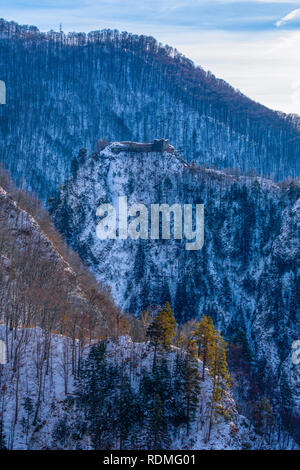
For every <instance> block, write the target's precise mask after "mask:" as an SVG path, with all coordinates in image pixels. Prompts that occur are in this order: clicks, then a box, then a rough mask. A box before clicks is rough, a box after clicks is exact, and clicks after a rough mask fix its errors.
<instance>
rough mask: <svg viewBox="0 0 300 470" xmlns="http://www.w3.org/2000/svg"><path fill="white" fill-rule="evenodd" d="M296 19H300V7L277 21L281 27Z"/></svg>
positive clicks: (277, 24)
mask: <svg viewBox="0 0 300 470" xmlns="http://www.w3.org/2000/svg"><path fill="white" fill-rule="evenodd" d="M294 20H300V8H297V9H296V10H293V11H291V13H289V14H288V15H286V16H284V17H283V18H281V19H280V20H279V21H277V22H276V26H278V27H279V26H282V25H284V24H286V23H288V22H290V21H294Z"/></svg>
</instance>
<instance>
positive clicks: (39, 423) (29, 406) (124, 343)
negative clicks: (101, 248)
mask: <svg viewBox="0 0 300 470" xmlns="http://www.w3.org/2000/svg"><path fill="white" fill-rule="evenodd" d="M5 337H6V340H7V344H8V345H10V344H11V343H13V342H14V341H18V340H19V341H20V343H21V346H20V353H21V359H20V362H19V364H18V374H17V373H16V372H14V371H13V368H12V363H9V364H7V365H6V366H2V369H0V370H1V375H0V380H1V382H0V384H1V386H2V387H3V389H2V403H1V406H2V408H1V418H0V437H1V436H4V442H5V444H6V446H7V447H8V448H9V449H15V450H16V449H18V450H20V449H23V450H27V449H34V450H36V449H42V450H45V449H48V450H49V449H76V448H77V449H78V448H81V449H92V448H93V445H92V443H91V440H90V436H89V435H84V437H83V438H82V439H80V440H78V437H76V438H72V432H70V431H71V429H72V427H73V426H74V410H73V409H72V406H71V405H70V403H72V399H73V397H74V396H75V395H74V394H75V391H76V380H75V377H74V374H72V360H71V357H72V354H71V351H72V340H71V338H68V337H66V336H64V335H58V334H53V335H52V336H51V348H50V363H49V369H48V373H47V374H43V384H42V387H43V393H42V397H41V407H40V412H39V414H38V418H37V419H36V420H34V414H35V410H36V403H37V402H38V399H39V390H40V386H41V385H40V383H39V376H38V374H37V371H39V367H40V366H41V365H42V362H41V363H37V362H36V358H39V357H40V347H41V345H42V344H44V332H43V330H41V329H40V328H30V329H25V330H18V331H17V332H16V337H15V339H14V340H13V338H12V333H11V332H9V333H7V331H6V329H5V327H3V326H2V325H0V338H5ZM20 338H21V340H20ZM76 347H77V348H79V345H78V343H77V344H76ZM90 348H91V346H90V345H87V346H86V347H85V348H84V351H83V353H82V356H83V358H87V356H88V353H89V351H90ZM176 354H177V350H176V348H174V349H173V350H172V351H170V353H168V355H167V359H168V367H169V369H170V371H172V369H173V368H174V367H175V361H176ZM152 357H153V353H152V351H151V350H149V348H148V346H147V344H145V343H134V342H132V341H131V340H130V338H129V337H126V336H124V337H120V338H119V339H118V340H117V341H108V342H107V347H106V358H107V363H108V364H109V366H110V367H111V368H117V367H119V368H120V369H122V374H123V375H124V377H125V376H128V378H129V380H130V381H131V383H132V386H133V390H135V391H136V392H138V389H139V383H140V379H141V375H142V372H143V370H148V371H151V366H152ZM0 367H1V366H0ZM200 367H201V363H200V361H199V368H200ZM4 384H5V388H4ZM211 388H212V383H211V379H210V378H209V377H208V376H207V378H206V380H205V381H204V382H203V383H202V384H201V392H200V394H199V401H200V404H201V407H199V416H197V420H196V423H195V425H194V426H193V429H192V432H191V433H190V435H189V436H187V434H186V430H185V428H184V427H182V429H180V430H179V431H177V435H174V436H172V438H171V442H170V443H169V448H171V449H195V450H196V449H207V450H209V449H216V450H218V449H242V448H246V449H260V448H270V445H268V444H267V443H266V442H265V441H264V439H262V438H261V437H260V436H258V435H257V434H256V433H255V432H254V430H253V427H252V426H251V424H250V423H249V420H247V419H246V418H245V417H244V416H242V415H240V414H239V413H238V412H237V409H236V404H235V402H234V399H233V397H232V395H231V393H229V392H228V393H227V395H226V397H225V399H224V403H226V407H227V409H228V410H229V411H230V417H228V419H225V418H224V417H219V418H218V419H217V420H216V422H215V424H214V426H213V429H212V435H211V437H210V439H209V440H208V439H207V431H208V416H209V400H210V395H211ZM115 393H119V392H118V390H110V398H111V400H112V401H113V398H114V394H115ZM128 399H129V397H128ZM63 423H64V424H63ZM1 424H2V425H3V427H2V429H1ZM76 425H77V431H78V432H80V430H79V425H78V422H77V423H76ZM127 429H128V432H127V433H126V434H127V435H126V437H127V439H128V441H130V439H131V436H130V424H129V422H128V423H127ZM68 430H69V432H68ZM1 431H2V434H1ZM111 431H113V429H112V430H111ZM144 432H145V434H146V429H145V430H144ZM112 436H113V433H112ZM139 438H140V440H142V435H141V431H140V435H139ZM113 439H115V440H113ZM0 442H1V441H0ZM118 445H119V440H118V439H116V438H113V437H111V440H110V442H109V447H108V448H110V449H118ZM129 448H132V447H130V446H129Z"/></svg>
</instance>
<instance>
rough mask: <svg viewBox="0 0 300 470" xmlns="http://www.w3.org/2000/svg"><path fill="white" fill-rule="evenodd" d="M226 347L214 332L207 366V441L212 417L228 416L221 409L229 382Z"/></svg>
mask: <svg viewBox="0 0 300 470" xmlns="http://www.w3.org/2000/svg"><path fill="white" fill-rule="evenodd" d="M226 346H227V343H226V342H225V341H224V340H223V338H222V336H221V335H220V333H219V331H216V330H215V334H214V341H213V342H212V346H211V348H210V350H209V364H208V365H209V373H210V376H211V377H212V380H213V390H212V396H211V401H210V406H211V409H210V418H209V432H208V439H209V438H210V434H211V429H212V425H213V417H214V415H218V414H223V415H225V416H228V411H226V410H224V408H223V407H222V400H223V398H224V395H225V392H226V390H227V389H228V388H229V386H230V382H231V379H230V376H229V372H228V368H227V360H226Z"/></svg>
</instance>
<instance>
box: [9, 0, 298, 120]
mask: <svg viewBox="0 0 300 470" xmlns="http://www.w3.org/2000/svg"><path fill="white" fill-rule="evenodd" d="M0 17H3V18H5V19H6V20H14V21H17V22H18V23H20V24H32V25H35V26H37V27H38V28H39V29H40V30H41V31H49V30H50V29H54V30H58V29H59V27H60V24H62V29H63V31H64V32H69V31H85V32H89V31H93V30H97V29H104V28H112V29H119V30H120V31H128V32H131V33H136V34H145V35H149V36H153V37H155V38H156V39H157V40H158V41H160V42H162V43H163V44H169V45H170V46H173V47H176V48H177V49H178V50H179V51H180V52H182V53H183V54H185V55H186V56H187V57H188V58H190V59H192V60H193V61H194V62H195V64H197V65H201V66H202V67H203V68H204V69H205V70H210V71H211V72H212V73H213V74H214V75H216V76H217V77H219V78H222V79H224V80H226V81H228V82H229V83H230V84H231V85H233V86H234V87H235V88H238V89H239V90H241V91H242V92H243V93H245V94H246V95H247V96H249V97H250V98H252V99H254V100H256V101H259V102H260V103H262V104H264V105H266V106H268V107H270V108H273V109H276V110H280V111H284V112H286V113H296V114H299V115H300V0H57V1H53V0H0Z"/></svg>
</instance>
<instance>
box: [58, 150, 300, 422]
mask: <svg viewBox="0 0 300 470" xmlns="http://www.w3.org/2000/svg"><path fill="white" fill-rule="evenodd" d="M124 195H125V196H127V199H128V205H129V206H130V205H132V204H133V203H143V204H144V205H145V206H146V207H147V208H150V204H156V203H160V204H161V203H168V204H170V205H171V204H174V203H178V204H180V205H183V204H187V203H190V204H194V207H195V204H200V203H203V204H204V207H205V210H204V212H205V241H204V246H203V249H202V250H198V251H188V250H186V249H185V240H174V239H173V236H172V235H171V239H170V240H161V239H160V240H152V239H150V238H149V239H147V240H142V239H140V240H131V239H130V238H128V239H127V240H121V239H119V238H117V239H116V240H109V239H108V240H99V239H98V238H97V236H96V225H97V222H98V217H97V216H96V209H97V207H98V206H99V205H100V204H103V203H110V204H112V205H113V206H115V207H117V205H118V197H119V196H124ZM51 211H52V215H53V218H54V222H55V224H56V226H57V228H58V229H59V230H60V231H61V232H62V233H63V234H64V236H65V237H66V239H67V241H68V242H69V243H70V244H71V246H72V247H73V248H74V249H75V250H76V251H77V252H78V253H79V254H80V256H81V257H82V258H83V260H84V261H85V262H86V263H87V264H88V265H89V266H90V268H91V269H92V271H93V272H94V273H95V274H96V276H97V277H98V279H100V280H101V281H104V282H105V283H108V284H109V285H110V286H111V288H112V294H113V296H114V299H115V300H116V302H117V303H118V304H119V305H120V306H121V307H122V309H124V310H125V311H129V312H131V313H134V314H137V313H139V312H140V311H141V310H142V309H143V308H145V307H147V306H148V305H153V304H159V303H162V302H164V301H165V300H167V299H170V300H171V303H172V306H173V308H174V311H175V315H176V317H177V320H179V321H180V322H183V321H186V320H188V319H191V318H199V317H200V316H202V315H203V314H209V315H211V316H212V317H213V318H214V320H215V322H216V323H217V325H218V327H219V328H220V330H221V332H222V334H223V335H225V337H226V338H227V339H228V340H230V341H234V340H235V338H238V337H240V338H241V337H243V338H244V343H245V344H246V347H247V349H248V350H249V351H250V355H251V359H250V362H251V364H252V367H253V369H254V370H256V372H257V375H259V377H260V379H259V380H260V381H261V384H263V385H262V387H263V389H264V393H266V394H269V395H270V396H272V397H273V399H274V403H276V406H278V407H280V406H281V405H282V401H284V397H283V395H282V391H283V389H284V387H287V388H288V391H289V393H290V394H291V403H292V405H291V406H292V410H293V413H294V414H295V417H296V416H299V415H300V408H299V403H300V402H299V399H300V396H299V389H298V388H297V380H298V379H297V377H298V374H299V371H298V369H297V366H296V365H293V364H292V361H291V353H292V350H291V344H292V342H293V340H295V339H298V336H299V315H298V316H297V292H298V293H299V290H298V289H299V283H298V284H297V275H298V269H299V264H298V262H297V256H298V255H299V247H298V243H297V239H298V231H299V183H297V182H293V183H291V184H289V185H287V186H285V187H283V186H279V185H277V184H275V183H274V182H272V181H271V180H267V179H261V178H256V177H254V178H252V177H235V176H231V175H226V174H224V173H222V172H220V171H214V170H206V169H201V168H197V167H195V166H190V165H189V164H187V163H185V162H184V161H183V160H182V159H180V158H179V157H178V156H176V155H172V154H169V153H163V154H162V153H147V154H143V153H132V152H131V153H126V152H121V153H119V154H118V155H116V154H115V153H113V152H112V151H111V147H107V148H106V149H105V150H103V151H102V152H101V153H100V154H98V155H96V154H94V155H93V156H92V157H90V158H88V159H87V160H86V162H85V163H84V164H83V166H82V167H81V168H80V169H79V171H78V173H77V174H76V175H74V177H71V178H70V179H69V180H68V181H67V182H66V184H65V185H64V186H63V188H62V189H61V192H60V195H59V197H58V198H57V199H56V200H53V201H52V209H51ZM298 259H299V258H298ZM295 419H296V418H295Z"/></svg>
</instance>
